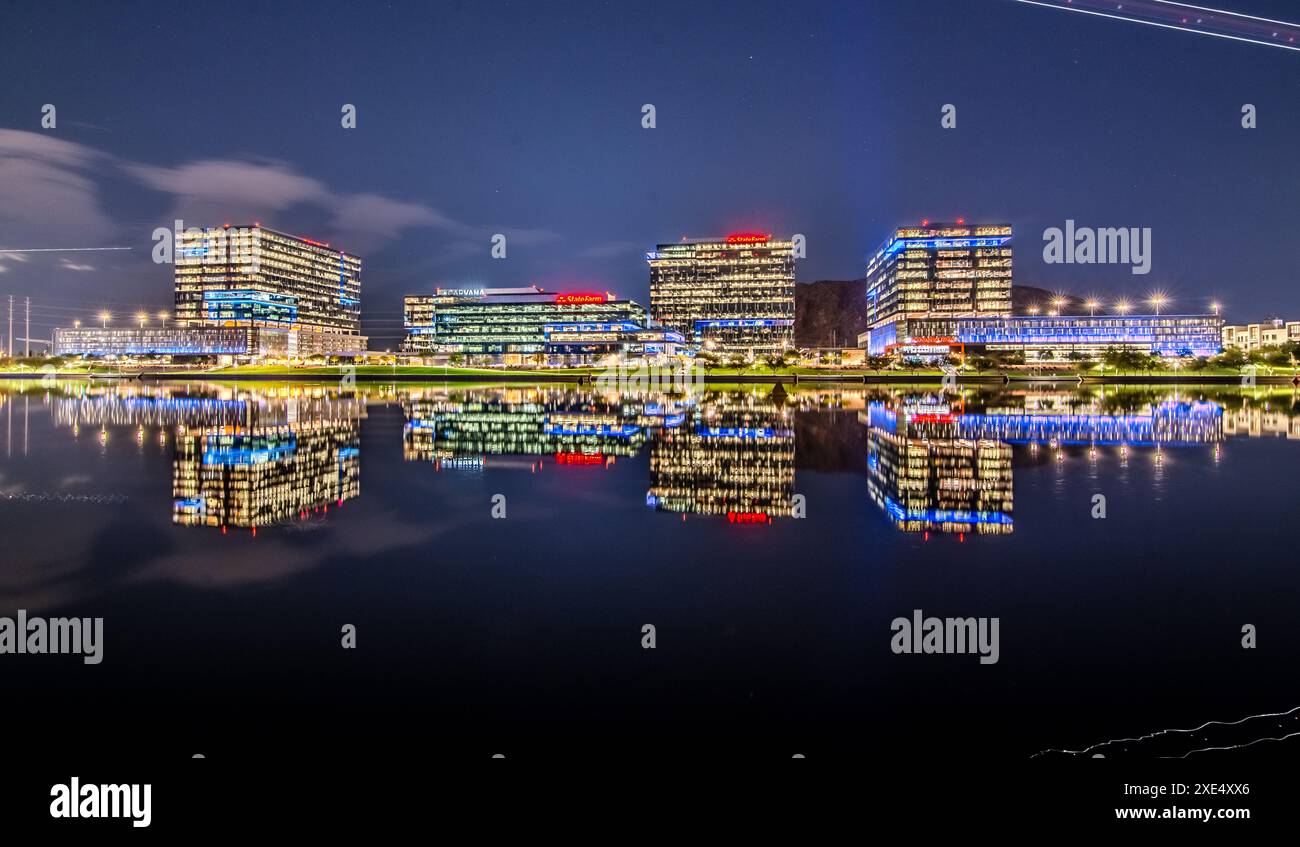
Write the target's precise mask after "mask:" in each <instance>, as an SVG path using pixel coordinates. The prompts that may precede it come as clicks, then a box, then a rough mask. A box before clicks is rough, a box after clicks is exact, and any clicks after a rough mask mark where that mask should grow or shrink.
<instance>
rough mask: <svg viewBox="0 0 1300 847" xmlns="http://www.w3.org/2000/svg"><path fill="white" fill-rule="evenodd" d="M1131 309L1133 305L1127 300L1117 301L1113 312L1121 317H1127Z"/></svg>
mask: <svg viewBox="0 0 1300 847" xmlns="http://www.w3.org/2000/svg"><path fill="white" fill-rule="evenodd" d="M1132 309H1133V304H1132V303H1130V302H1129V301H1127V300H1119V301H1117V302H1116V303H1115V311H1117V312H1119V313H1120V314H1121V315H1127V314H1128V313H1129V312H1130V311H1131V310H1132Z"/></svg>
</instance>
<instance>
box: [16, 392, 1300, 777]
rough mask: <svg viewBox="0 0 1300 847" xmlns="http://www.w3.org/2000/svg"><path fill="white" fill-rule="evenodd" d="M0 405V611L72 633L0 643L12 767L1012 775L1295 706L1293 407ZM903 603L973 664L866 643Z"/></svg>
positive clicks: (779, 401) (500, 400) (1230, 741)
mask: <svg viewBox="0 0 1300 847" xmlns="http://www.w3.org/2000/svg"><path fill="white" fill-rule="evenodd" d="M0 401H3V406H0V434H2V438H0V617H6V616H7V617H9V618H14V617H15V616H16V614H17V611H18V610H19V609H22V610H25V613H26V615H27V616H28V617H33V616H43V617H47V618H51V617H61V616H77V617H102V618H103V619H104V635H103V644H102V649H103V655H102V662H101V663H99V664H95V665H88V664H85V663H83V661H82V660H81V658H80V657H78V656H68V655H30V654H23V655H16V654H12V653H0V693H2V694H3V697H4V702H5V704H6V711H5V714H6V717H7V718H8V719H9V720H8V724H7V725H8V726H9V728H10V730H11V736H12V738H11V739H10V740H9V741H7V744H9V745H10V747H11V748H13V749H28V748H30V749H39V750H41V751H44V752H52V753H58V752H62V753H66V752H67V751H77V752H84V751H86V750H88V749H93V750H101V749H102V750H105V751H109V752H119V753H120V752H128V751H129V752H130V753H133V754H139V755H145V754H153V753H158V754H162V755H169V756H175V755H177V754H181V755H184V756H188V755H189V754H190V753H196V752H201V753H205V754H207V755H209V756H221V757H224V758H232V759H233V758H241V759H247V760H248V761H250V762H257V761H259V760H261V759H264V758H265V757H267V756H268V755H275V756H283V755H285V754H286V753H291V752H292V751H295V750H300V751H307V750H315V751H320V750H322V749H331V750H337V751H339V753H340V754H346V753H376V754H386V753H393V752H395V753H398V754H400V755H411V756H423V757H432V758H437V757H439V756H442V755H444V754H451V753H457V754H460V753H469V754H472V755H475V756H481V755H485V754H491V753H496V752H503V753H508V754H510V753H513V754H527V753H529V752H548V753H553V752H556V751H566V752H575V751H583V752H588V751H595V752H598V753H601V754H602V755H609V756H620V757H622V756H630V755H634V754H636V755H648V754H652V753H653V754H666V755H676V754H679V753H681V752H683V751H719V752H722V751H728V750H730V751H737V752H738V751H746V752H748V753H751V754H758V755H764V754H766V753H771V755H773V756H776V757H788V756H790V755H791V754H794V753H804V754H807V755H809V756H810V757H811V756H814V755H820V756H833V755H839V754H843V755H846V756H856V757H861V756H864V755H870V756H872V757H874V759H873V760H874V761H888V760H890V759H893V758H899V757H908V758H911V759H915V757H919V756H930V757H934V758H935V759H936V760H939V761H943V760H949V759H957V758H968V757H970V756H971V755H972V754H980V755H982V756H985V757H994V758H1005V759H1009V760H1014V761H1027V760H1028V759H1029V758H1030V757H1031V756H1033V755H1034V754H1035V753H1037V752H1038V751H1040V750H1045V749H1049V748H1069V749H1075V750H1077V749H1081V748H1086V747H1089V746H1090V745H1094V744H1097V743H1099V742H1104V741H1106V740H1107V739H1112V738H1117V737H1118V738H1132V737H1134V736H1140V735H1145V734H1147V733H1151V732H1154V731H1157V730H1161V729H1166V728H1187V727H1195V726H1197V725H1200V724H1202V723H1204V722H1205V721H1209V720H1222V721H1238V720H1239V719H1242V718H1247V717H1249V716H1252V715H1259V714H1271V713H1285V712H1288V711H1289V710H1292V709H1294V708H1295V707H1297V706H1300V679H1298V678H1297V675H1296V673H1295V668H1296V666H1297V661H1296V660H1297V658H1300V619H1298V617H1297V608H1298V607H1300V573H1297V557H1296V555H1295V549H1296V541H1297V531H1298V530H1300V521H1297V509H1296V506H1297V502H1298V501H1297V487H1298V485H1300V483H1298V482H1297V471H1300V406H1298V405H1297V397H1296V395H1295V394H1293V393H1292V392H1291V391H1290V390H1276V389H1258V390H1255V389H1249V390H1244V389H1243V390H1237V389H1227V390H1225V389H1220V388H1203V389H1202V388H1192V389H1187V388H1184V389H1180V390H1174V389H1170V388H1123V389H1118V388H1107V389H1105V390H1101V389H1092V390H1089V391H1087V392H1082V391H1079V390H1078V389H1076V388H1075V387H1074V386H1067V385H1061V386H1042V387H1036V388H1033V389H1028V390H1007V391H997V392H987V391H977V390H972V391H965V392H963V393H961V394H947V395H945V394H943V393H941V392H938V391H937V390H936V389H935V388H933V387H931V388H924V387H897V388H894V389H888V390H887V389H879V388H876V389H869V390H868V389H839V388H836V389H828V390H807V389H799V390H791V392H790V393H789V394H785V393H781V392H778V393H776V394H774V393H772V390H771V389H770V388H769V387H755V388H740V389H736V390H709V391H707V392H702V393H693V394H689V395H683V396H667V395H663V394H653V393H645V392H634V393H626V394H622V395H620V394H617V393H601V392H598V391H593V390H591V389H587V388H577V387H572V386H551V387H506V388H499V387H455V386H451V387H448V386H443V385H429V386H412V387H396V388H394V387H391V386H374V387H365V386H362V387H361V388H359V389H357V390H355V391H353V390H347V391H343V392H340V391H338V390H336V389H335V388H334V387H333V386H329V387H321V386H315V385H274V386H265V387H262V386H251V385H236V386H231V385H214V384H204V383H193V384H157V385H151V384H140V383H130V384H121V385H118V384H113V383H103V384H100V383H96V384H85V383H77V384H64V383H60V384H53V385H41V384H37V383H26V384H23V383H16V382H9V383H0ZM1098 495H1100V496H1101V497H1103V498H1104V502H1103V501H1102V500H1098V499H1097V496H1098ZM1101 509H1104V514H1105V517H1104V518H1099V517H1095V516H1094V515H1096V514H1100V513H1101V512H1100V510H1101ZM915 610H920V614H921V616H922V617H923V618H924V617H929V616H937V617H940V618H946V617H960V618H966V617H974V618H981V617H983V618H997V620H998V642H997V661H996V663H981V661H980V656H979V655H976V654H974V653H964V654H949V655H938V654H935V655H931V654H925V653H922V654H919V655H916V654H910V655H909V654H896V653H895V652H893V651H892V650H891V639H892V638H893V637H894V632H893V630H892V628H891V624H892V622H893V621H894V620H895V619H896V618H900V617H902V618H907V619H909V620H910V619H911V618H912V617H913V614H914V612H915ZM348 625H350V626H352V627H355V641H356V646H355V648H354V649H347V648H345V647H344V646H343V644H342V641H343V639H344V627H345V626H348ZM647 625H651V626H653V627H654V628H655V629H654V638H655V647H654V649H646V648H645V647H643V640H644V639H645V638H646V636H645V635H644V634H643V632H644V630H643V628H644V627H645V626H647ZM1247 625H1250V626H1253V627H1254V628H1255V632H1256V636H1255V637H1256V638H1257V646H1256V647H1254V648H1253V649H1247V648H1244V647H1243V637H1244V636H1243V627H1244V626H1247ZM918 637H919V636H918ZM989 658H991V656H989ZM1297 714H1300V713H1292V714H1290V715H1273V716H1271V717H1265V718H1254V719H1251V720H1249V721H1246V722H1244V723H1243V724H1241V725H1238V726H1234V727H1229V728H1223V727H1215V728H1211V732H1209V733H1201V734H1189V733H1181V734H1174V735H1173V736H1169V735H1165V736H1158V737H1157V738H1155V739H1148V740H1146V741H1142V742H1125V743H1122V744H1112V745H1107V746H1106V747H1104V748H1099V749H1104V750H1105V751H1106V754H1107V755H1108V756H1121V755H1131V756H1158V755H1183V754H1188V753H1191V755H1196V756H1207V755H1209V756H1214V755H1223V754H1216V753H1192V751H1195V750H1199V749H1201V748H1204V747H1207V746H1226V747H1239V746H1240V745H1242V744H1249V745H1250V746H1249V747H1248V748H1246V751H1245V752H1244V753H1243V752H1237V753H1235V754H1233V755H1254V754H1259V753H1265V754H1270V755H1275V756H1277V755H1280V756H1285V755H1288V754H1289V755H1294V752H1295V750H1296V749H1297V740H1300V739H1293V740H1283V741H1268V740H1263V739H1268V738H1275V737H1276V738H1281V737H1283V736H1285V735H1287V734H1288V733H1290V732H1297V731H1300V721H1297V720H1296V716H1297ZM1216 732H1217V734H1215V733H1216ZM1252 742H1253V743H1252Z"/></svg>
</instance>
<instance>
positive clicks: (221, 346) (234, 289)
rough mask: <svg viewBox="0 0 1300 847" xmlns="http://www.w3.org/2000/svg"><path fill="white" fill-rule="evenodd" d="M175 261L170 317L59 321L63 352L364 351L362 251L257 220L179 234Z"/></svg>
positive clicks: (288, 354) (280, 354) (298, 354)
mask: <svg viewBox="0 0 1300 847" xmlns="http://www.w3.org/2000/svg"><path fill="white" fill-rule="evenodd" d="M173 265H174V268H173V276H174V298H175V310H174V313H173V315H172V316H171V318H169V319H167V320H163V321H160V322H159V324H158V325H156V326H150V325H149V321H148V320H142V321H140V322H139V324H138V325H136V324H135V323H134V322H132V323H128V324H125V325H120V326H111V327H110V326H109V324H108V322H107V320H106V321H105V322H104V323H103V324H101V325H100V326H99V327H93V326H90V327H86V328H81V327H77V328H72V329H66V328H65V329H58V330H56V331H55V338H54V348H55V353H56V354H58V355H80V356H97V357H119V356H120V357H131V356H203V357H228V358H231V359H254V358H268V357H270V358H283V359H300V358H307V357H312V356H342V357H352V356H356V355H357V354H360V353H364V352H365V350H366V341H367V339H366V337H365V336H363V335H361V299H360V297H361V293H360V292H361V258H360V257H359V256H354V255H351V254H349V253H347V252H346V251H343V250H338V249H334V248H331V247H330V245H329V244H327V243H323V242H319V241H313V240H311V239H309V238H301V237H298V236H293V235H287V234H285V233H282V232H277V231H276V230H272V229H268V228H266V227H264V226H262V225H261V224H260V223H255V224H253V225H251V226H229V225H227V226H223V227H209V228H197V227H196V228H192V229H187V230H184V231H183V232H181V233H178V234H177V238H176V244H175V249H174V252H173ZM168 321H170V323H169V322H168Z"/></svg>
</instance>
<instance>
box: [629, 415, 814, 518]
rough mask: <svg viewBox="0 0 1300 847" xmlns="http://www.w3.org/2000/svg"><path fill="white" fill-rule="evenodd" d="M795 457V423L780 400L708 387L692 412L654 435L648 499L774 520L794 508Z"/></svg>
mask: <svg viewBox="0 0 1300 847" xmlns="http://www.w3.org/2000/svg"><path fill="white" fill-rule="evenodd" d="M794 459H795V434H794V424H793V422H792V421H791V419H790V411H789V409H787V408H785V407H784V405H783V404H782V403H781V402H780V401H779V400H773V399H771V398H768V397H765V396H762V395H757V394H749V393H746V394H739V393H737V394H723V393H718V394H710V395H708V396H707V399H706V400H704V401H702V402H701V403H700V404H699V406H698V407H697V408H696V409H695V410H694V413H693V414H692V415H691V416H690V418H689V419H687V420H685V421H683V422H682V424H681V425H680V426H676V427H671V428H665V429H663V430H661V431H660V432H659V433H658V436H657V437H656V438H655V439H654V440H653V441H652V442H651V443H650V490H649V491H648V492H647V493H646V505H648V506H650V507H652V508H654V509H656V510H658V511H661V512H679V513H682V514H683V515H685V514H702V515H725V516H726V517H727V520H729V521H731V522H733V523H771V522H772V519H773V518H776V517H789V516H790V514H791V511H792V508H793V498H794V470H795V469H794Z"/></svg>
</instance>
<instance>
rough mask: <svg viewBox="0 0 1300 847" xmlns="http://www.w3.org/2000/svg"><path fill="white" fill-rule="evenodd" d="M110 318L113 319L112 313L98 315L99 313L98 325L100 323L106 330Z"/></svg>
mask: <svg viewBox="0 0 1300 847" xmlns="http://www.w3.org/2000/svg"><path fill="white" fill-rule="evenodd" d="M112 317H113V313H112V312H100V313H99V323H100V325H101V326H102V327H103V328H104V329H108V321H109V319H110V318H112Z"/></svg>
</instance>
